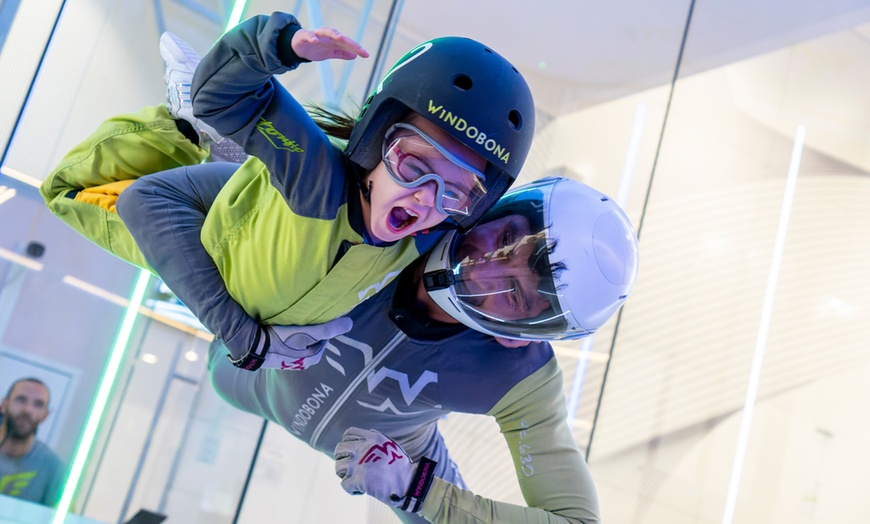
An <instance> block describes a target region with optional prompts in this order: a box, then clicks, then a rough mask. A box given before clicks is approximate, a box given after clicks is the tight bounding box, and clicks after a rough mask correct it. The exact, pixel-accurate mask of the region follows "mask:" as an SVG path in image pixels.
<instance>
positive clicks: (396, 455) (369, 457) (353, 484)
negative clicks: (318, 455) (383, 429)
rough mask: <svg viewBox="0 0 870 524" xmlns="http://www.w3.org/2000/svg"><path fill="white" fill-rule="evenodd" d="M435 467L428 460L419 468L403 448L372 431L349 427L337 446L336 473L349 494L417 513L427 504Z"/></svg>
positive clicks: (425, 459)
mask: <svg viewBox="0 0 870 524" xmlns="http://www.w3.org/2000/svg"><path fill="white" fill-rule="evenodd" d="M435 465H436V463H435V462H434V461H432V460H429V459H427V458H425V457H424V458H423V459H421V460H420V464H419V467H418V466H417V465H415V464H414V463H413V462H411V459H410V458H409V457H408V455H407V454H406V453H405V450H403V449H402V446H400V445H399V444H398V443H396V442H395V441H394V440H392V439H390V438H388V437H386V436H385V435H383V434H382V433H380V432H379V431H375V430H371V429H360V428H349V429H348V430H347V431H345V432H344V436H343V437H342V439H341V442H339V443H338V445H337V446H335V474H336V475H338V477H339V478H341V487H342V488H344V490H345V491H347V492H348V493H350V494H351V495H362V494H364V493H365V494H368V495H371V496H372V497H374V498H376V499H378V500H380V501H381V502H383V503H384V504H387V505H388V506H392V507H394V508H401V509H403V510H406V511H411V512H413V513H416V512H418V511H420V507H421V506H422V505H423V499H424V498H425V497H426V493H427V492H428V491H429V486H430V485H431V484H432V478H433V474H434V472H435ZM412 488H413V489H412ZM409 491H410V493H409Z"/></svg>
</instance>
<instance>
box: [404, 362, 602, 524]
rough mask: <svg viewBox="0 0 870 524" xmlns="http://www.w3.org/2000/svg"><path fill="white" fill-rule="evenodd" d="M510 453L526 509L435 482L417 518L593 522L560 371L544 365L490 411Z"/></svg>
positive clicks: (594, 499) (594, 511)
mask: <svg viewBox="0 0 870 524" xmlns="http://www.w3.org/2000/svg"><path fill="white" fill-rule="evenodd" d="M488 415H492V416H494V417H495V418H496V421H497V422H498V424H499V427H500V428H501V433H502V434H503V435H504V438H505V441H507V444H508V447H509V448H510V452H511V456H512V457H513V462H514V466H515V469H516V474H517V479H518V481H519V484H520V489H521V490H522V493H523V498H525V500H526V504H528V506H518V505H515V504H508V503H506V502H498V501H495V500H491V499H488V498H484V497H481V496H479V495H475V494H474V493H472V492H470V491H467V490H463V489H461V488H459V487H457V486H455V485H453V484H451V483H449V482H446V481H444V480H442V479H440V478H436V479H435V480H434V481H433V484H432V487H431V489H430V491H429V494H428V496H427V497H426V500H425V501H424V503H423V507H422V509H421V512H420V514H421V515H422V516H423V517H424V518H425V519H426V520H428V521H430V522H435V523H451V524H454V523H477V524H480V523H516V522H522V523H525V524H533V523H545V522H547V523H584V524H586V523H595V522H600V521H601V516H600V512H599V507H598V494H597V491H596V489H595V484H594V482H593V481H592V475H591V474H590V473H589V468H588V467H587V465H586V461H585V460H584V459H583V455H582V453H581V452H580V449H579V448H578V447H577V444H576V443H575V442H574V439H573V437H572V435H571V431H570V428H569V427H568V424H567V422H566V408H565V398H564V395H563V389H562V372H561V370H560V369H559V366H558V363H557V361H556V359H555V357H554V358H553V359H551V360H550V362H548V363H547V365H546V366H544V367H542V368H541V369H539V370H538V371H536V372H535V373H533V374H532V375H530V376H528V377H527V378H526V379H525V380H523V381H522V382H520V383H519V384H517V385H516V386H515V387H514V388H512V389H511V390H510V391H508V393H507V394H506V395H505V396H504V397H503V398H502V399H501V400H500V401H499V402H498V403H497V404H496V405H495V407H494V408H493V409H492V410H490V412H489V413H488Z"/></svg>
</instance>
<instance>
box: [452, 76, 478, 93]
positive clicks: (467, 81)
mask: <svg viewBox="0 0 870 524" xmlns="http://www.w3.org/2000/svg"><path fill="white" fill-rule="evenodd" d="M472 84H474V82H473V81H472V80H471V77H470V76H468V75H456V76H455V77H454V78H453V87H455V88H456V89H459V90H460V91H468V90H469V89H471V86H472Z"/></svg>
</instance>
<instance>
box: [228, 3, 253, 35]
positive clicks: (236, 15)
mask: <svg viewBox="0 0 870 524" xmlns="http://www.w3.org/2000/svg"><path fill="white" fill-rule="evenodd" d="M247 3H248V2H247V0H236V2H235V3H234V4H233V9H232V11H230V19H229V20H227V27H226V29H224V33H226V32H227V31H229V30H230V29H232V28H234V27H236V25H238V23H239V21H240V20H241V19H242V15H243V14H244V13H245V6H246V5H247Z"/></svg>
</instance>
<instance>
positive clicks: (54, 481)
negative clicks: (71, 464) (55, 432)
mask: <svg viewBox="0 0 870 524" xmlns="http://www.w3.org/2000/svg"><path fill="white" fill-rule="evenodd" d="M65 473H66V468H65V467H64V464H63V462H61V460H60V458H58V456H57V455H56V454H55V453H54V451H52V450H51V449H49V447H48V446H46V445H45V444H43V443H42V442H40V441H38V440H35V441H34V442H33V447H32V448H31V449H30V451H29V452H28V453H27V454H25V455H24V456H22V457H15V458H11V457H7V456H6V455H4V454H2V453H0V493H2V494H3V495H9V496H12V497H18V498H21V499H24V500H29V501H32V502H37V503H39V504H44V505H46V506H54V505H55V504H57V501H58V499H59V498H60V493H61V490H62V489H63V482H64V480H65V479H64V476H65Z"/></svg>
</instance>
